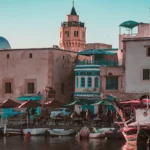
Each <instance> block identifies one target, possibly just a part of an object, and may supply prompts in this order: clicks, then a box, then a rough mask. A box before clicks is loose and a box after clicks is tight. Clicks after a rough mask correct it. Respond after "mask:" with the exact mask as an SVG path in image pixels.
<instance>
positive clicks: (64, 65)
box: [50, 50, 77, 103]
mask: <svg viewBox="0 0 150 150" xmlns="http://www.w3.org/2000/svg"><path fill="white" fill-rule="evenodd" d="M53 61H54V62H53V63H54V68H53V88H54V89H55V90H56V99H57V100H59V101H61V102H63V103H66V102H68V101H69V100H72V98H73V93H74V81H75V76H74V66H75V63H76V61H77V53H75V52H71V51H70V52H69V51H65V50H64V51H58V50H56V51H55V52H54V60H53ZM50 71H51V70H50ZM62 88H63V89H62ZM62 90H64V91H62Z"/></svg>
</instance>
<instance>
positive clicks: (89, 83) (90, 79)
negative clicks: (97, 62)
mask: <svg viewBox="0 0 150 150" xmlns="http://www.w3.org/2000/svg"><path fill="white" fill-rule="evenodd" d="M88 87H92V78H91V77H88Z"/></svg>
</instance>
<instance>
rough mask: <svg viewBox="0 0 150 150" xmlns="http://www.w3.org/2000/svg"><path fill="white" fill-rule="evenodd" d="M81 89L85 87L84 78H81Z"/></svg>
mask: <svg viewBox="0 0 150 150" xmlns="http://www.w3.org/2000/svg"><path fill="white" fill-rule="evenodd" d="M81 87H85V78H84V77H82V78H81Z"/></svg>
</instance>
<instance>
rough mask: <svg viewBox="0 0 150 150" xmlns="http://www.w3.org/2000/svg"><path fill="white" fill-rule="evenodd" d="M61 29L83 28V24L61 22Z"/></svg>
mask: <svg viewBox="0 0 150 150" xmlns="http://www.w3.org/2000/svg"><path fill="white" fill-rule="evenodd" d="M61 27H82V28H84V27H85V26H84V23H82V22H75V21H72V22H63V23H61Z"/></svg>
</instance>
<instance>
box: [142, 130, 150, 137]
mask: <svg viewBox="0 0 150 150" xmlns="http://www.w3.org/2000/svg"><path fill="white" fill-rule="evenodd" d="M141 131H143V130H142V129H141ZM143 132H144V133H145V131H143ZM145 135H146V136H147V137H148V138H150V136H149V135H148V134H146V133H145Z"/></svg>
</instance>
